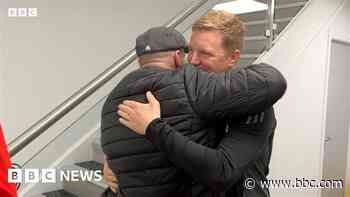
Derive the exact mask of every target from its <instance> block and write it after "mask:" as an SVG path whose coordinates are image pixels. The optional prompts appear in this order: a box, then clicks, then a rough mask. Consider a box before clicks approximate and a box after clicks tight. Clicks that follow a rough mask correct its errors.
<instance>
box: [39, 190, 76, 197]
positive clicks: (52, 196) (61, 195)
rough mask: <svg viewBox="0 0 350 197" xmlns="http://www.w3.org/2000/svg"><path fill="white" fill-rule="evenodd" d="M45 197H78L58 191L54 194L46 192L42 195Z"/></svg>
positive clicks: (53, 192)
mask: <svg viewBox="0 0 350 197" xmlns="http://www.w3.org/2000/svg"><path fill="white" fill-rule="evenodd" d="M42 196H43V197H78V196H76V195H74V194H72V193H70V192H68V191H66V190H63V189H62V190H57V191H52V192H46V193H43V194H42Z"/></svg>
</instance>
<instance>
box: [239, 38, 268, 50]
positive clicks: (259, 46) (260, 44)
mask: <svg viewBox="0 0 350 197" xmlns="http://www.w3.org/2000/svg"><path fill="white" fill-rule="evenodd" d="M265 46H266V37H265V36H250V37H245V38H244V45H243V49H242V51H241V53H242V54H259V53H261V52H262V51H263V50H264V48H265Z"/></svg>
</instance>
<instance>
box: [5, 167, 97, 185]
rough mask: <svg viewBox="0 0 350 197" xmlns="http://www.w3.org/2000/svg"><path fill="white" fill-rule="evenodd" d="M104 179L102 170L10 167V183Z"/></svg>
mask: <svg viewBox="0 0 350 197" xmlns="http://www.w3.org/2000/svg"><path fill="white" fill-rule="evenodd" d="M57 181H59V182H62V181H67V182H79V181H96V182H99V181H102V171H101V170H95V171H93V170H56V169H9V170H8V182H9V183H56V182H57Z"/></svg>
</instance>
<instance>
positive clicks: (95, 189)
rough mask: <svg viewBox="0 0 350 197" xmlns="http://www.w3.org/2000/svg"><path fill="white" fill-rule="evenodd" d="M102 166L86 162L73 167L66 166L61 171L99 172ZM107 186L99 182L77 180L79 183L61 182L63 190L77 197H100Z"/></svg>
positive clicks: (94, 162) (93, 162)
mask: <svg viewBox="0 0 350 197" xmlns="http://www.w3.org/2000/svg"><path fill="white" fill-rule="evenodd" d="M102 167H103V166H102V164H101V163H99V162H96V161H86V162H82V163H77V164H75V165H71V166H66V167H64V168H63V170H88V171H96V170H101V172H102ZM107 187H108V186H107V185H106V184H105V183H104V182H103V181H102V180H101V181H98V182H97V181H95V180H84V181H83V180H79V181H69V182H68V181H63V188H64V190H65V191H68V192H70V193H72V194H74V195H76V196H78V197H95V196H100V195H101V194H102V193H103V191H104V190H105V188H107Z"/></svg>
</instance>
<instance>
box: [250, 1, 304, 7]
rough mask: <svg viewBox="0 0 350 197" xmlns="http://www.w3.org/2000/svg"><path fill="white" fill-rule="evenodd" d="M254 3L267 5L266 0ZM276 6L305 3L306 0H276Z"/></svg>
mask: <svg viewBox="0 0 350 197" xmlns="http://www.w3.org/2000/svg"><path fill="white" fill-rule="evenodd" d="M255 1H259V2H262V3H266V4H267V0H255ZM275 2H276V5H277V6H279V5H286V4H291V3H300V2H304V3H305V2H307V0H276V1H275Z"/></svg>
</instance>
